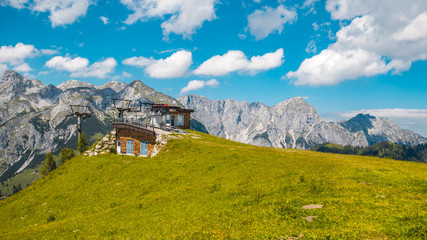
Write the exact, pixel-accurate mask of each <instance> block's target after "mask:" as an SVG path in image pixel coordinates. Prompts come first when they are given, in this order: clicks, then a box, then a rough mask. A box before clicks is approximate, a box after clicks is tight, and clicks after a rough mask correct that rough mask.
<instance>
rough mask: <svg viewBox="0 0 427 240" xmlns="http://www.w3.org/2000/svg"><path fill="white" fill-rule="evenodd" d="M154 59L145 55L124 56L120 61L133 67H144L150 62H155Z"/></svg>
mask: <svg viewBox="0 0 427 240" xmlns="http://www.w3.org/2000/svg"><path fill="white" fill-rule="evenodd" d="M155 62H156V60H155V59H154V58H152V57H151V58H146V57H131V58H126V59H124V60H123V61H122V63H123V64H126V65H129V66H135V67H146V66H148V65H150V64H153V63H155Z"/></svg>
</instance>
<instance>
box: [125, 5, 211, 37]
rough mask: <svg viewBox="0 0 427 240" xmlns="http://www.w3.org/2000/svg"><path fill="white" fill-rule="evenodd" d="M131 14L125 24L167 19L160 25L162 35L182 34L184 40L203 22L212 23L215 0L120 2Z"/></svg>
mask: <svg viewBox="0 0 427 240" xmlns="http://www.w3.org/2000/svg"><path fill="white" fill-rule="evenodd" d="M120 2H121V3H122V4H124V5H125V6H126V7H127V8H128V9H129V10H132V11H133V14H131V15H129V16H128V18H127V19H126V21H125V23H126V24H129V25H130V24H134V23H136V22H137V21H139V20H140V21H147V20H148V19H150V18H165V17H169V19H167V20H166V21H164V22H163V23H162V24H161V27H162V29H163V35H164V36H165V38H168V36H169V34H170V33H175V34H182V35H183V36H184V37H185V38H190V37H191V35H192V34H193V33H194V32H195V31H196V29H198V28H200V27H201V26H202V25H203V23H204V22H205V21H212V20H214V19H215V18H216V16H215V8H214V6H215V4H216V2H217V0H157V1H153V0H120Z"/></svg>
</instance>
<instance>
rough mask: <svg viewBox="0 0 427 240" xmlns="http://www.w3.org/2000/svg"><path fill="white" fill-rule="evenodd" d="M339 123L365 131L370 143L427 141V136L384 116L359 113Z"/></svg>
mask: <svg viewBox="0 0 427 240" xmlns="http://www.w3.org/2000/svg"><path fill="white" fill-rule="evenodd" d="M339 124H340V125H341V126H343V127H344V128H345V129H347V130H348V131H350V132H353V133H354V132H360V131H361V132H363V134H364V135H365V136H366V140H367V141H368V144H369V145H372V144H376V143H379V142H383V141H386V142H392V143H397V144H403V145H417V144H421V143H427V139H426V138H424V137H422V136H421V135H419V134H416V133H414V132H413V131H411V130H407V129H402V128H400V127H399V125H397V124H396V123H395V122H394V121H392V120H390V119H388V118H384V117H378V118H377V117H374V116H371V115H369V114H358V115H357V116H355V117H353V118H351V119H349V120H347V121H342V122H339Z"/></svg>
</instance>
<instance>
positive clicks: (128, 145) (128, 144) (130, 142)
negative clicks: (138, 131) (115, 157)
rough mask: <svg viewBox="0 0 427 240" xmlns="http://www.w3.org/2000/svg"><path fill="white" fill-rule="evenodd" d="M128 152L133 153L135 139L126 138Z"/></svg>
mask: <svg viewBox="0 0 427 240" xmlns="http://www.w3.org/2000/svg"><path fill="white" fill-rule="evenodd" d="M126 154H133V140H129V139H128V140H126Z"/></svg>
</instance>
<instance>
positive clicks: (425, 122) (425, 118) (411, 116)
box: [326, 108, 427, 137]
mask: <svg viewBox="0 0 427 240" xmlns="http://www.w3.org/2000/svg"><path fill="white" fill-rule="evenodd" d="M359 113H363V114H370V115H372V116H375V117H386V118H390V119H391V120H393V121H395V122H396V123H397V124H399V126H401V127H403V128H406V129H410V130H412V131H414V132H416V133H419V134H421V135H423V136H424V137H427V109H402V108H388V109H362V110H355V111H348V112H339V113H330V114H328V116H327V117H326V118H328V120H331V121H337V120H342V119H349V118H352V117H354V116H356V115H357V114H359Z"/></svg>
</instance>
